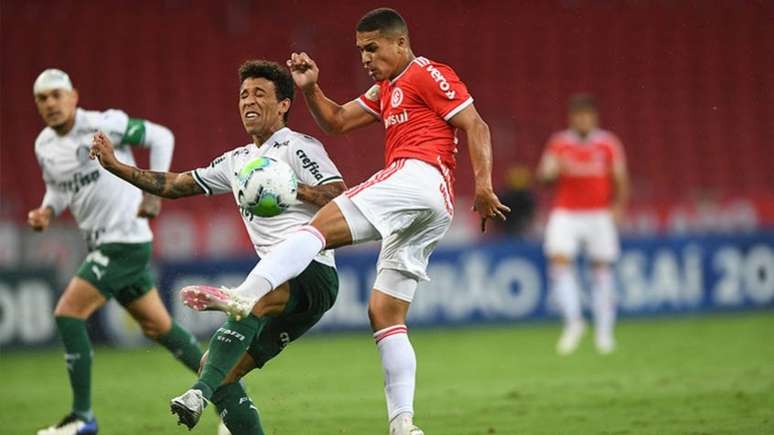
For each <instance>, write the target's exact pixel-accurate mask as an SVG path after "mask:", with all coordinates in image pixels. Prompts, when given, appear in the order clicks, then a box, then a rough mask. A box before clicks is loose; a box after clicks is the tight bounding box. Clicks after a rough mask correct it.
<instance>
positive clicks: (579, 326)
mask: <svg viewBox="0 0 774 435" xmlns="http://www.w3.org/2000/svg"><path fill="white" fill-rule="evenodd" d="M585 332H586V324H585V323H584V322H583V321H580V322H571V323H568V324H567V326H565V327H564V330H563V331H562V335H561V336H560V337H559V341H558V342H557V343H556V353H558V354H559V355H569V354H571V353H573V352H575V350H576V349H577V348H578V345H579V344H580V341H581V338H583V334H584V333H585Z"/></svg>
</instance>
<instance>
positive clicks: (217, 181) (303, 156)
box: [193, 127, 342, 266]
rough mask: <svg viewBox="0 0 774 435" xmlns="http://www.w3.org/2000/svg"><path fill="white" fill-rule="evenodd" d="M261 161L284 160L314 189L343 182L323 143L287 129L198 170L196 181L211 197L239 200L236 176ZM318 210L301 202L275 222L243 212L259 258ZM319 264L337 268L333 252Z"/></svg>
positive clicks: (235, 150) (275, 217) (327, 252)
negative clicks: (232, 196)
mask: <svg viewBox="0 0 774 435" xmlns="http://www.w3.org/2000/svg"><path fill="white" fill-rule="evenodd" d="M258 157H271V158H273V159H276V160H282V161H283V162H285V163H287V164H288V165H290V167H291V168H293V171H294V172H295V174H296V178H298V181H299V182H301V183H303V184H307V185H310V186H319V185H321V184H326V183H331V182H334V181H341V180H342V177H341V174H340V173H339V170H338V169H337V168H336V165H334V164H333V162H332V161H331V159H330V157H328V153H326V152H325V148H324V147H323V145H322V144H321V143H320V142H319V141H317V140H316V139H315V138H313V137H310V136H307V135H305V134H301V133H297V132H295V131H293V130H291V129H289V128H287V127H285V128H283V129H281V130H278V131H276V132H275V133H274V134H273V135H272V136H271V137H270V138H269V139H268V140H267V141H266V142H264V143H263V144H262V145H261V146H256V145H255V144H249V145H245V146H243V147H239V148H236V149H234V150H231V151H229V152H227V153H225V154H223V155H221V156H220V157H218V158H216V159H215V160H213V161H212V163H210V165H209V166H206V167H203V168H199V169H196V170H194V171H193V177H194V180H196V182H197V183H198V184H199V186H201V188H202V189H204V192H205V193H206V194H207V195H216V194H221V193H227V192H231V193H233V194H234V199H235V200H236V199H237V189H238V187H237V181H236V180H237V177H236V175H237V174H238V173H239V171H240V170H241V169H242V167H243V166H244V165H245V164H247V163H248V162H250V161H251V160H253V159H256V158H258ZM317 210H319V208H318V207H317V206H316V205H314V204H310V203H307V202H302V201H299V202H298V203H297V204H293V205H291V206H290V207H288V209H287V210H285V211H284V212H283V213H282V214H280V215H277V216H274V217H271V218H262V217H259V216H254V215H252V214H251V213H249V212H244V211H243V212H242V219H243V220H244V223H245V227H246V228H247V232H248V234H249V235H250V240H251V241H252V243H253V246H254V247H255V251H256V252H257V253H258V256H259V257H265V256H266V255H268V254H269V252H271V249H272V248H273V247H274V246H275V245H277V244H278V243H280V242H282V241H283V240H285V238H286V237H287V236H289V235H290V234H292V233H293V232H295V231H296V230H298V228H300V227H301V226H303V225H306V224H308V223H309V221H310V220H311V219H312V217H313V216H314V214H315V213H317ZM315 260H316V261H318V262H320V263H322V264H326V265H328V266H334V265H335V263H334V258H333V251H332V250H328V251H323V252H321V253H320V254H319V255H318V256H317V257H315Z"/></svg>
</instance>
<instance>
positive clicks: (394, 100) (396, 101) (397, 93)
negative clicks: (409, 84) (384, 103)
mask: <svg viewBox="0 0 774 435" xmlns="http://www.w3.org/2000/svg"><path fill="white" fill-rule="evenodd" d="M402 102H403V89H401V88H395V89H393V90H392V96H391V97H390V105H392V107H393V108H395V107H398V106H400V103H402Z"/></svg>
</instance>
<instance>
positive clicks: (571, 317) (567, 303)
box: [550, 266, 583, 325]
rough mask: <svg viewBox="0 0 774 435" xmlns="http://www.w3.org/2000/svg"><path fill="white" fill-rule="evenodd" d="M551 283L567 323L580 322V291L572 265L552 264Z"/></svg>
mask: <svg viewBox="0 0 774 435" xmlns="http://www.w3.org/2000/svg"><path fill="white" fill-rule="evenodd" d="M550 274H551V284H552V286H553V288H554V294H555V295H556V300H557V302H558V303H559V308H560V309H561V310H562V316H563V317H564V323H565V325H572V324H577V323H580V322H581V321H582V320H583V319H582V317H581V304H580V293H579V290H578V284H577V283H576V282H575V273H574V270H573V268H572V267H570V266H551V272H550Z"/></svg>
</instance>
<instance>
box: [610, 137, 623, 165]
mask: <svg viewBox="0 0 774 435" xmlns="http://www.w3.org/2000/svg"><path fill="white" fill-rule="evenodd" d="M607 142H608V145H609V146H610V159H611V161H612V163H613V165H614V166H616V165H626V153H625V152H624V149H623V144H621V140H620V139H618V137H617V136H616V135H614V134H612V133H611V134H610V136H609V138H608V140H607Z"/></svg>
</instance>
